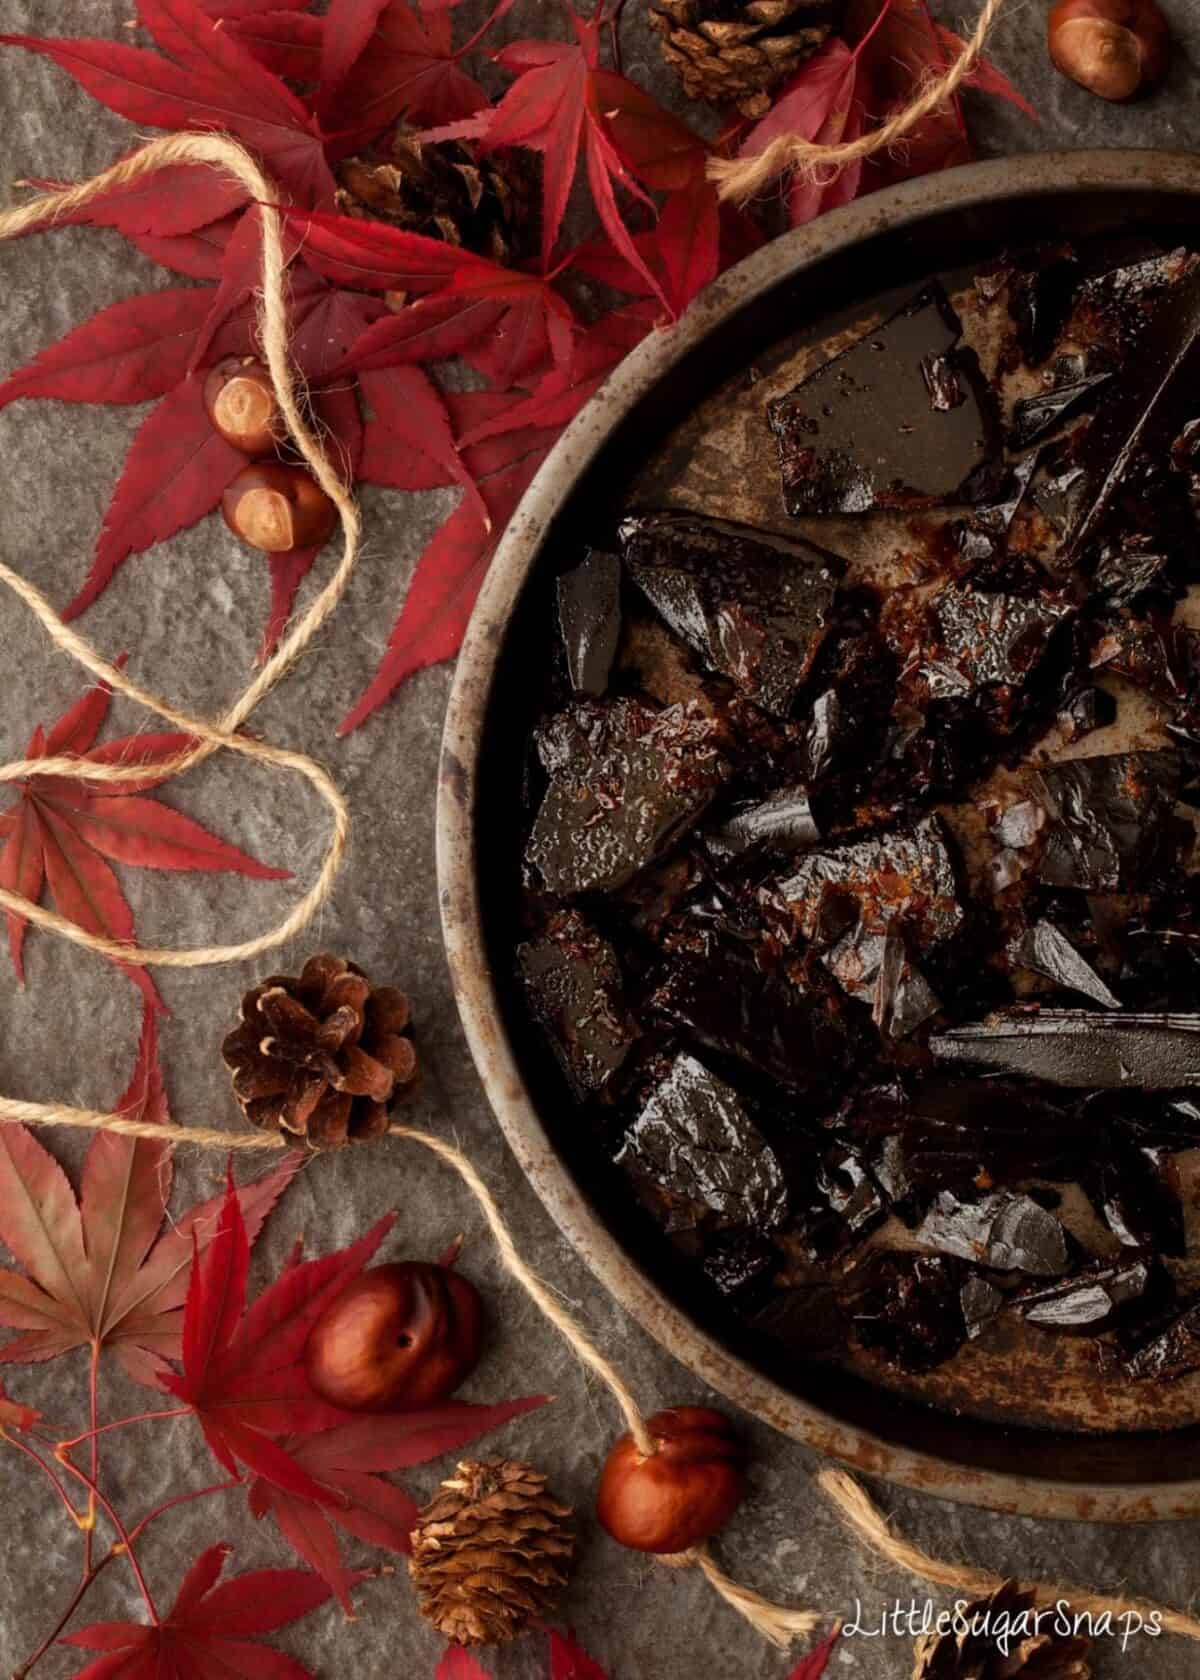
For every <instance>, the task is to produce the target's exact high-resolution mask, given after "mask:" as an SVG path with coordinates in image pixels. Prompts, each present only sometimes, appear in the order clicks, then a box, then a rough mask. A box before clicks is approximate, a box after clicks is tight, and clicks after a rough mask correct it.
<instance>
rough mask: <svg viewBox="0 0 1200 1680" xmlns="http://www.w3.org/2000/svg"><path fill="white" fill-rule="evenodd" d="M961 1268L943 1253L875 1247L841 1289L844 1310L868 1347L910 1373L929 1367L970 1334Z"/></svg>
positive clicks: (930, 1368)
mask: <svg viewBox="0 0 1200 1680" xmlns="http://www.w3.org/2000/svg"><path fill="white" fill-rule="evenodd" d="M962 1275H963V1273H962V1267H961V1266H960V1265H958V1264H957V1263H956V1262H955V1261H953V1260H946V1259H944V1258H943V1257H942V1256H941V1255H940V1254H898V1253H893V1252H891V1251H886V1250H877V1251H876V1252H875V1253H874V1254H871V1255H868V1256H867V1258H866V1259H865V1260H864V1261H863V1263H862V1264H861V1265H859V1266H857V1267H856V1268H855V1269H854V1271H852V1272H851V1273H850V1274H849V1275H848V1276H847V1277H846V1278H844V1279H842V1280H841V1281H840V1282H839V1283H838V1285H837V1286H836V1287H837V1290H838V1297H839V1301H840V1304H841V1307H842V1311H843V1312H844V1313H845V1314H846V1316H847V1318H848V1319H849V1320H850V1323H851V1325H852V1326H853V1329H854V1332H855V1334H856V1335H857V1337H858V1340H859V1341H860V1342H861V1343H862V1345H863V1346H864V1347H868V1348H874V1349H876V1350H877V1351H878V1352H879V1353H881V1354H882V1355H883V1356H884V1357H885V1358H886V1359H890V1360H892V1361H893V1362H894V1363H895V1364H897V1365H899V1366H900V1367H901V1368H902V1369H903V1370H906V1371H931V1370H932V1369H933V1368H934V1366H935V1365H941V1364H942V1363H943V1362H944V1361H945V1360H947V1359H949V1358H950V1356H951V1355H952V1354H954V1353H956V1352H957V1351H958V1349H959V1348H960V1347H961V1346H962V1344H963V1341H964V1340H965V1338H966V1333H967V1332H966V1324H965V1323H964V1321H963V1312H962V1306H961V1303H960V1299H959V1291H960V1288H961V1282H962Z"/></svg>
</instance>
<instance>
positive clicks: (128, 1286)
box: [0, 1006, 301, 1388]
mask: <svg viewBox="0 0 1200 1680" xmlns="http://www.w3.org/2000/svg"><path fill="white" fill-rule="evenodd" d="M116 1108H117V1111H118V1112H120V1113H124V1114H129V1115H131V1116H133V1117H134V1118H135V1119H147V1120H153V1121H155V1122H157V1123H158V1124H159V1125H165V1124H167V1123H168V1122H169V1120H170V1115H169V1113H168V1112H167V1100H166V1094H165V1092H164V1090H163V1083H162V1074H161V1072H160V1071H159V1065H158V1032H157V1027H156V1023H155V1015H154V1011H153V1010H152V1009H150V1008H149V1007H148V1006H147V1007H146V1009H145V1011H144V1014H143V1019H142V1034H141V1040H140V1043H139V1045H138V1053H137V1060H136V1062H135V1064H134V1069H133V1075H132V1077H131V1079H130V1082H129V1086H128V1088H127V1089H126V1091H125V1093H124V1094H123V1095H122V1096H121V1097H120V1098H119V1100H118V1101H117V1103H116ZM172 1153H173V1151H172V1146H171V1144H170V1143H169V1142H167V1141H164V1140H160V1139H158V1138H130V1137H119V1136H118V1135H117V1134H116V1133H114V1132H96V1133H95V1134H94V1135H93V1137H92V1141H91V1144H90V1145H89V1147H88V1152H87V1155H86V1157H85V1159H84V1164H83V1176H82V1181H81V1190H80V1196H79V1200H78V1201H77V1200H76V1198H75V1192H74V1191H73V1190H72V1189H71V1186H70V1183H69V1182H68V1180H67V1177H66V1174H65V1173H64V1172H63V1170H62V1168H61V1167H60V1166H59V1164H58V1162H57V1161H56V1160H55V1159H54V1157H53V1156H52V1155H51V1154H49V1152H48V1151H47V1150H45V1149H44V1148H43V1147H42V1145H41V1144H40V1143H39V1142H38V1141H37V1139H36V1138H35V1137H33V1135H32V1134H31V1133H30V1132H28V1131H26V1129H25V1128H24V1127H23V1126H4V1127H0V1240H3V1242H4V1243H5V1244H6V1246H7V1247H8V1248H9V1249H11V1250H12V1252H13V1254H14V1255H15V1256H16V1257H17V1259H18V1260H19V1261H20V1262H21V1264H22V1265H23V1266H24V1267H25V1272H24V1274H22V1273H20V1272H11V1271H7V1270H0V1324H3V1325H5V1326H6V1327H7V1328H9V1329H12V1330H17V1331H19V1332H20V1334H19V1335H17V1336H14V1337H13V1338H12V1339H11V1340H10V1341H8V1342H6V1343H5V1345H4V1346H3V1347H2V1348H0V1362H2V1363H22V1364H24V1363H29V1362H32V1361H41V1360H45V1359H54V1358H56V1357H57V1356H58V1355H59V1354H62V1353H70V1352H71V1351H72V1349H74V1348H81V1347H90V1348H93V1349H94V1350H96V1351H99V1350H101V1349H104V1348H109V1349H111V1350H112V1352H113V1353H114V1354H115V1355H116V1356H117V1358H118V1359H119V1360H120V1361H121V1364H122V1365H123V1366H124V1368H125V1370H126V1371H127V1372H128V1373H129V1375H130V1376H131V1377H133V1378H135V1379H136V1380H137V1381H138V1382H141V1383H145V1384H147V1385H148V1386H150V1387H153V1388H157V1387H158V1378H159V1374H160V1372H161V1371H162V1370H163V1369H164V1368H165V1367H164V1361H165V1360H167V1359H178V1357H179V1354H180V1348H181V1343H180V1331H181V1328H182V1321H183V1311H182V1308H183V1301H184V1296H185V1294H186V1292H187V1280H188V1272H189V1269H190V1266H191V1261H192V1253H193V1243H194V1244H195V1247H196V1248H198V1249H199V1250H200V1252H201V1253H203V1252H204V1250H205V1249H206V1248H207V1247H208V1245H209V1243H210V1242H211V1241H212V1240H213V1237H214V1235H215V1233H216V1228H217V1214H218V1210H219V1208H220V1206H221V1205H222V1202H223V1197H217V1196H214V1197H213V1198H212V1199H211V1200H209V1201H207V1202H201V1203H200V1204H198V1205H197V1206H196V1207H193V1208H191V1209H189V1210H188V1211H187V1212H186V1213H183V1214H180V1215H178V1216H176V1217H175V1218H173V1219H172V1221H171V1224H170V1227H169V1228H168V1229H167V1230H166V1231H163V1230H162V1224H163V1220H164V1219H165V1218H166V1213H167V1203H168V1201H169V1199H170V1195H171V1176H172ZM300 1161H301V1157H300V1155H299V1154H289V1155H288V1156H287V1157H285V1159H284V1161H283V1162H282V1163H281V1165H280V1166H278V1167H276V1168H274V1169H273V1170H272V1171H271V1172H270V1173H268V1174H266V1175H265V1176H264V1177H263V1178H261V1179H259V1180H257V1181H256V1182H254V1183H251V1184H246V1185H243V1186H242V1188H241V1189H240V1190H238V1192H237V1196H238V1205H239V1207H240V1208H241V1213H242V1219H243V1222H244V1224H245V1227H246V1230H247V1233H248V1236H249V1238H250V1240H251V1241H252V1240H253V1239H254V1238H255V1237H256V1236H257V1235H258V1233H259V1231H260V1230H261V1229H262V1225H263V1221H264V1220H265V1219H266V1217H267V1214H268V1213H269V1212H270V1211H271V1208H272V1207H273V1206H274V1205H275V1202H276V1201H277V1200H278V1198H279V1196H280V1195H281V1194H282V1192H283V1191H284V1189H286V1187H287V1185H288V1184H289V1183H290V1181H291V1179H292V1178H293V1177H294V1175H295V1173H296V1172H297V1170H298V1168H299V1166H300Z"/></svg>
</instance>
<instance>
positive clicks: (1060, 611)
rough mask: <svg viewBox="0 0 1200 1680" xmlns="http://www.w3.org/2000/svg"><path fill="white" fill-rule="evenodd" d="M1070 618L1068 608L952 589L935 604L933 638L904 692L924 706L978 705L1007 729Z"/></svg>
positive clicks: (1039, 600)
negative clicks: (1055, 637) (1053, 640)
mask: <svg viewBox="0 0 1200 1680" xmlns="http://www.w3.org/2000/svg"><path fill="white" fill-rule="evenodd" d="M1071 611H1072V609H1071V608H1070V606H1068V605H1067V603H1066V602H1063V601H1053V600H1046V599H1044V598H1042V597H1032V598H1026V597H1023V596H1019V595H1008V594H1002V593H1000V592H999V591H992V590H981V589H972V588H970V587H965V588H964V587H960V586H958V585H951V586H950V587H949V588H946V589H943V590H942V591H941V592H940V594H938V595H937V596H935V597H934V599H933V601H932V602H931V604H930V608H929V621H928V627H927V637H928V639H927V641H926V642H925V644H924V645H923V646H922V648H921V649H920V653H919V655H918V658H919V664H918V665H917V666H916V669H915V670H914V671H913V672H912V673H910V675H909V676H908V677H907V679H906V682H905V688H906V690H907V691H908V692H909V693H910V694H911V695H912V696H913V698H914V699H918V700H920V701H929V700H950V701H956V700H971V701H979V702H980V703H982V704H983V706H984V707H985V709H986V711H987V713H988V715H989V720H990V721H992V722H993V723H994V724H995V725H997V726H998V727H1001V728H1007V727H1009V726H1010V724H1011V723H1012V721H1013V718H1014V716H1015V715H1016V714H1017V713H1019V712H1020V710H1021V709H1022V708H1023V706H1024V705H1025V704H1026V703H1027V702H1026V699H1025V696H1024V694H1023V690H1024V687H1025V685H1026V684H1027V683H1028V682H1029V680H1030V678H1031V677H1032V676H1033V674H1034V672H1035V671H1036V670H1037V669H1038V667H1039V666H1040V665H1041V664H1042V662H1043V661H1044V659H1045V657H1046V654H1047V651H1048V649H1049V646H1050V638H1051V636H1052V635H1053V634H1054V631H1055V629H1056V628H1057V627H1058V625H1059V624H1061V623H1062V622H1063V620H1064V619H1065V618H1067V617H1068V616H1069V615H1070V613H1071Z"/></svg>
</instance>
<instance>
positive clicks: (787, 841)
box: [703, 787, 821, 860]
mask: <svg viewBox="0 0 1200 1680" xmlns="http://www.w3.org/2000/svg"><path fill="white" fill-rule="evenodd" d="M820 838H821V834H820V830H819V829H818V828H817V823H816V818H815V817H814V816H813V811H812V804H811V802H810V800H809V796H808V789H807V788H802V787H787V788H778V789H777V790H776V791H775V792H774V793H772V794H771V795H769V797H768V798H766V799H760V800H756V801H755V802H754V803H753V804H748V805H739V806H737V807H736V808H735V809H734V810H733V811H731V812H730V814H729V815H728V816H727V817H726V819H725V821H724V822H723V823H722V824H721V826H720V827H719V828H710V829H709V830H707V832H706V833H705V834H704V836H703V840H704V844H705V846H706V847H707V848H708V850H709V852H710V853H711V855H712V856H713V857H715V858H719V859H722V860H724V859H727V858H734V857H741V856H742V855H743V854H744V853H745V852H748V851H751V850H753V849H754V848H755V847H761V848H762V849H763V850H764V851H771V852H802V851H805V850H807V849H808V847H810V846H815V845H816V844H817V843H818V841H819V840H820Z"/></svg>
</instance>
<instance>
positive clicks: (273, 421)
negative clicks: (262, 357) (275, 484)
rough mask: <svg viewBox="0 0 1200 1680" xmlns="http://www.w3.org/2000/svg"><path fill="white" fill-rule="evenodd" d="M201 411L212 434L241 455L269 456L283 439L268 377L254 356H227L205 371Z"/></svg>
mask: <svg viewBox="0 0 1200 1680" xmlns="http://www.w3.org/2000/svg"><path fill="white" fill-rule="evenodd" d="M204 407H205V409H206V410H207V412H208V418H209V419H210V421H211V422H212V425H213V430H214V431H217V432H219V433H220V434H221V436H222V437H223V438H224V439H225V442H226V443H230V444H232V445H233V447H234V448H235V449H240V450H241V451H242V453H243V454H244V455H270V454H271V452H272V451H273V450H274V448H275V446H276V444H277V443H279V442H280V440H281V439H282V438H283V436H284V432H285V429H286V428H285V427H284V424H283V415H282V414H281V413H280V410H279V403H278V400H277V399H276V396H275V387H274V385H273V384H272V383H271V375H270V373H269V372H268V370H267V368H266V367H265V366H264V365H263V363H262V362H260V361H258V360H257V359H256V358H255V357H254V356H230V357H228V358H227V359H226V360H225V361H223V362H218V363H217V365H216V367H214V368H210V369H209V371H208V374H207V375H206V377H205V380H204Z"/></svg>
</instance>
